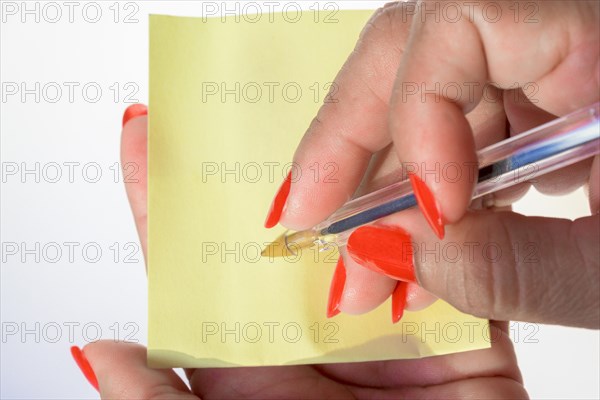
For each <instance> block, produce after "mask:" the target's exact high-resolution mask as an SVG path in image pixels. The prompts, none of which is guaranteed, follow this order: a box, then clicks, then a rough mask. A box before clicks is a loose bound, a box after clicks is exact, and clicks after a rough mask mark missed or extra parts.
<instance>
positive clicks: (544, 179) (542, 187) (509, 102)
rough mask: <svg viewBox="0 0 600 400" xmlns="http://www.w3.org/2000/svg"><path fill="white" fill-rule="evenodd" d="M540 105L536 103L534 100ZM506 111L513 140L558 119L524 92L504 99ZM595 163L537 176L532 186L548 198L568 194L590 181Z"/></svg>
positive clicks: (516, 90)
mask: <svg viewBox="0 0 600 400" xmlns="http://www.w3.org/2000/svg"><path fill="white" fill-rule="evenodd" d="M533 101H536V102H537V100H536V99H533ZM504 109H505V110H506V115H507V118H508V121H509V123H510V133H511V136H514V135H516V134H519V133H522V132H525V131H527V130H529V129H532V128H534V127H536V126H540V125H542V124H545V123H546V122H549V121H552V120H553V119H556V118H557V117H556V116H555V115H553V114H550V113H548V112H546V111H544V110H542V109H540V108H539V107H537V106H536V104H535V103H533V102H532V100H530V99H528V98H527V97H526V96H525V94H524V93H523V90H522V89H515V90H510V91H508V92H507V93H506V94H505V95H504ZM591 163H592V160H591V159H589V160H584V161H581V162H579V163H576V164H574V165H570V166H568V167H566V168H562V169H560V170H558V171H554V172H551V173H549V174H546V175H542V176H533V177H532V178H531V179H530V182H531V183H533V185H534V186H535V188H536V189H537V190H538V191H539V192H540V193H544V194H548V195H563V194H568V193H570V192H572V191H574V190H575V189H578V188H579V187H581V186H582V185H583V184H584V183H586V182H587V181H588V178H589V173H590V167H591Z"/></svg>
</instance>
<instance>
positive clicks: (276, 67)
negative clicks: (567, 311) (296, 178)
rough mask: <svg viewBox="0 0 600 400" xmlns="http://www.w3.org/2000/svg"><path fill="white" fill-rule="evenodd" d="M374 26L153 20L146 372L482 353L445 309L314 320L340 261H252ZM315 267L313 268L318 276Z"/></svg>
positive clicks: (361, 14)
mask: <svg viewBox="0 0 600 400" xmlns="http://www.w3.org/2000/svg"><path fill="white" fill-rule="evenodd" d="M370 14H371V12H368V11H339V12H338V13H337V14H336V15H335V18H336V19H337V23H323V21H319V22H318V23H316V22H315V21H314V19H313V18H302V19H301V20H299V21H298V22H296V23H289V22H287V21H285V19H283V18H277V16H275V17H276V18H274V21H270V20H269V19H268V18H262V19H261V20H260V21H258V22H251V20H250V22H249V21H247V20H245V19H240V21H239V22H236V21H235V19H233V18H229V19H228V20H227V21H226V22H222V21H221V19H220V18H215V19H206V20H202V19H200V18H180V17H169V16H158V15H154V16H152V17H151V18H150V113H149V115H150V133H149V135H150V138H149V252H148V264H149V269H148V277H149V334H148V358H149V363H150V365H151V366H155V367H203V366H232V365H280V364H302V363H323V362H345V361H364V360H382V359H394V358H415V357H422V356H429V355H436V354H445V353H451V352H458V351H465V350H472V349H479V348H484V347H489V334H488V332H489V331H488V324H487V321H484V320H480V319H476V318H473V317H471V316H467V315H463V314H461V313H459V312H457V311H456V310H454V309H453V308H452V307H450V306H448V305H447V304H445V303H442V302H439V301H438V302H437V303H436V304H435V305H434V306H433V307H431V308H429V309H428V310H426V311H423V312H418V313H410V312H407V313H405V316H404V318H403V319H402V321H401V322H400V323H398V324H396V325H393V324H392V323H391V318H390V304H389V302H386V303H385V304H383V305H382V306H380V307H379V308H378V309H377V310H375V311H373V312H371V313H369V314H366V315H362V316H348V315H343V314H340V315H338V316H336V317H335V318H332V319H330V320H329V319H327V318H326V317H325V311H326V303H327V295H328V287H329V282H330V279H331V276H332V273H333V269H334V267H335V262H336V260H337V256H336V255H335V254H334V253H317V252H313V253H310V252H305V253H303V256H302V258H301V259H287V260H285V259H270V258H261V257H260V250H261V248H262V247H263V246H264V244H265V243H268V242H269V241H271V240H272V239H273V238H274V237H275V236H276V235H278V234H280V233H282V230H281V228H275V229H273V230H266V229H264V228H263V222H264V218H265V215H266V212H267V210H268V207H269V204H270V202H271V199H272V196H273V194H274V193H275V191H276V190H277V187H278V186H279V184H280V183H281V181H282V180H283V178H284V177H285V174H286V173H287V171H288V169H289V167H290V161H291V159H292V155H293V152H294V150H295V148H296V146H297V144H298V142H299V140H300V138H301V137H302V134H303V133H304V131H305V130H306V128H307V126H308V124H309V122H310V121H311V119H312V118H313V116H314V115H315V114H316V112H317V110H318V108H319V106H320V104H321V103H322V102H323V99H324V97H325V95H326V92H327V90H328V88H329V83H330V82H331V81H332V80H333V78H334V77H335V75H336V72H337V71H338V70H339V68H340V67H341V66H342V64H343V62H344V61H345V59H346V57H347V56H348V54H350V52H351V51H352V49H353V47H354V44H355V42H356V40H357V38H358V35H359V32H360V30H361V28H362V27H363V26H364V24H365V23H366V21H367V19H368V18H369V16H370ZM315 260H316V262H315Z"/></svg>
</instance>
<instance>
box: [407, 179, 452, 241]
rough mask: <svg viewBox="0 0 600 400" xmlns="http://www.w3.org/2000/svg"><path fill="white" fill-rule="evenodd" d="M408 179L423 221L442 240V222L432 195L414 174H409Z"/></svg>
mask: <svg viewBox="0 0 600 400" xmlns="http://www.w3.org/2000/svg"><path fill="white" fill-rule="evenodd" d="M408 178H409V179H410V184H411V185H412V188H413V192H414V193H415V197H416V198H417V203H418V204H419V208H420V209H421V212H422V213H423V215H425V219H426V220H427V222H429V225H430V226H431V229H433V232H434V233H435V234H436V235H437V237H439V238H440V239H443V238H444V220H443V219H442V213H441V212H440V209H439V207H438V204H437V202H436V201H435V197H433V193H431V190H429V188H428V187H427V185H426V184H425V182H423V181H422V180H421V178H419V177H418V176H417V175H416V174H414V173H409V174H408Z"/></svg>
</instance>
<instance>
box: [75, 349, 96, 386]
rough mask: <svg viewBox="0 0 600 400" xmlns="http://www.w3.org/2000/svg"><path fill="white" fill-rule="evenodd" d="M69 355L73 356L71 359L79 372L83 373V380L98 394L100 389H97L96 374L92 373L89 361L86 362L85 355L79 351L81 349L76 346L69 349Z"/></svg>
mask: <svg viewBox="0 0 600 400" xmlns="http://www.w3.org/2000/svg"><path fill="white" fill-rule="evenodd" d="M71 355H72V356H73V359H74V360H75V362H76V363H77V366H78V367H79V369H80V370H81V372H83V376H85V378H86V379H87V380H88V382H89V383H90V384H91V385H92V386H93V387H94V388H95V389H96V390H97V391H98V392H100V389H99V388H98V379H96V374H95V373H94V370H93V369H92V366H91V365H90V363H89V361H88V360H87V358H86V356H85V354H83V351H81V349H80V348H79V347H77V346H72V347H71Z"/></svg>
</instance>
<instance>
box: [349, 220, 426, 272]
mask: <svg viewBox="0 0 600 400" xmlns="http://www.w3.org/2000/svg"><path fill="white" fill-rule="evenodd" d="M347 249H348V253H349V254H350V256H351V257H352V258H353V259H354V260H355V261H356V262H357V263H359V264H361V265H362V266H364V267H366V268H369V269H371V270H373V271H376V272H379V273H382V274H385V275H387V276H390V277H392V278H394V279H397V280H400V281H404V282H416V278H415V268H414V266H413V248H412V243H411V239H410V235H409V234H408V233H406V232H404V231H403V230H402V229H400V228H395V227H394V228H392V227H387V226H373V225H367V226H362V227H360V228H358V229H357V230H355V231H354V232H352V234H351V235H350V237H349V238H348V244H347Z"/></svg>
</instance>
